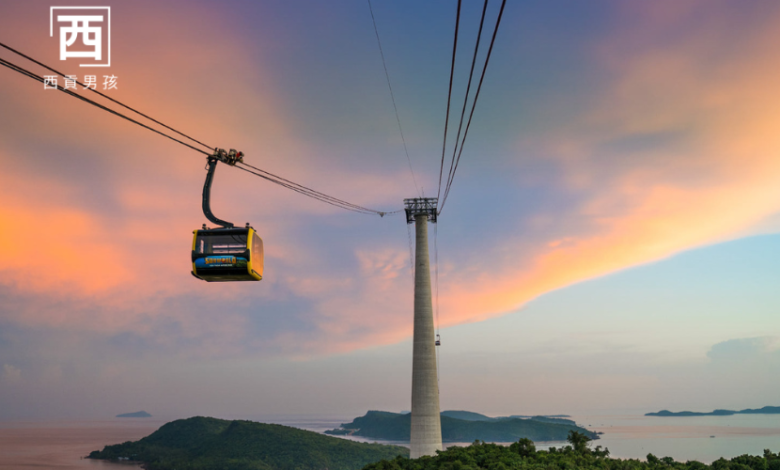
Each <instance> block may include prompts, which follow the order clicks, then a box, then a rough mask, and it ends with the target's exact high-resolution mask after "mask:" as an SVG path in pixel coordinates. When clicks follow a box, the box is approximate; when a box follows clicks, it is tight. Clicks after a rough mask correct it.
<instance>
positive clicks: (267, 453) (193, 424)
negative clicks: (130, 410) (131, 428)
mask: <svg viewBox="0 0 780 470" xmlns="http://www.w3.org/2000/svg"><path fill="white" fill-rule="evenodd" d="M408 455H409V449H407V448H405V447H400V446H390V445H382V444H365V443H360V442H353V441H348V440H345V439H339V438H335V437H329V436H324V435H322V434H319V433H316V432H312V431H304V430H302V429H297V428H291V427H288V426H281V425H278V424H264V423H256V422H253V421H241V420H236V421H227V420H223V419H216V418H205V417H201V416H198V417H194V418H188V419H180V420H176V421H172V422H170V423H167V424H164V425H163V426H161V427H160V429H158V430H157V431H155V432H154V433H152V434H150V435H149V436H146V437H144V438H143V439H141V440H139V441H135V442H131V441H128V442H125V443H123V444H116V445H110V446H106V447H104V448H103V450H100V451H97V450H96V451H94V452H92V453H90V454H89V457H88V458H90V459H103V460H111V461H136V462H142V463H143V464H144V468H146V469H148V470H173V469H177V470H201V469H202V470H205V469H220V470H221V469H229V470H323V469H329V470H359V469H360V468H362V467H364V466H365V465H367V464H369V463H371V462H377V461H379V460H382V459H392V458H394V457H396V456H403V457H408Z"/></svg>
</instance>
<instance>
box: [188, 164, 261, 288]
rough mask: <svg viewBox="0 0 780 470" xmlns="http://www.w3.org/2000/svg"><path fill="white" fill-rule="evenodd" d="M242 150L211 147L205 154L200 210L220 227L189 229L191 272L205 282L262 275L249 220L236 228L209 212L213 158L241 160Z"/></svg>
mask: <svg viewBox="0 0 780 470" xmlns="http://www.w3.org/2000/svg"><path fill="white" fill-rule="evenodd" d="M242 158H243V154H242V153H241V152H236V151H235V150H232V149H231V150H230V152H229V153H228V152H225V151H224V150H222V149H215V150H214V155H211V156H209V157H208V173H207V174H206V182H205V184H204V185H203V214H204V215H205V216H206V218H207V219H209V220H210V221H212V222H214V223H215V224H217V225H221V227H220V228H206V225H205V224H204V225H203V229H202V230H194V231H193V232H192V234H193V236H192V275H193V276H195V277H197V278H198V279H202V280H204V281H208V282H228V281H260V280H262V279H263V240H262V239H261V238H260V237H259V236H258V235H257V232H255V229H254V228H252V227H251V226H250V225H249V224H246V227H244V228H236V227H234V226H233V224H232V223H230V222H225V221H224V220H221V219H218V218H217V217H215V216H214V214H213V213H212V212H211V204H210V199H211V182H212V180H213V179H214V170H215V169H216V167H217V162H219V161H221V162H224V163H227V164H228V165H235V164H236V163H238V162H241V161H242Z"/></svg>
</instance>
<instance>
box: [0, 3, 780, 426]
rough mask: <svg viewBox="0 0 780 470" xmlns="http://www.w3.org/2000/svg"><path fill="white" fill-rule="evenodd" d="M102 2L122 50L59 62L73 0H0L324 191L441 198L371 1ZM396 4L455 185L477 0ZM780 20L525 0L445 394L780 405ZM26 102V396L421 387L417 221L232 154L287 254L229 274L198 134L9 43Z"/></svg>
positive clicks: (362, 398) (2, 320) (302, 396)
mask: <svg viewBox="0 0 780 470" xmlns="http://www.w3.org/2000/svg"><path fill="white" fill-rule="evenodd" d="M77 4H78V5H100V6H103V5H105V6H110V7H111V15H112V24H111V27H112V31H111V47H112V48H111V54H112V64H111V67H110V68H102V69H98V68H92V69H89V68H80V67H78V66H77V65H75V64H76V63H75V62H73V61H72V60H68V61H64V62H63V61H60V60H59V55H58V54H59V44H58V39H57V38H56V37H54V38H50V37H49V9H50V7H51V6H52V5H60V6H72V5H75V4H74V3H73V2H64V3H63V2H59V1H56V0H50V1H48V2H43V1H39V0H34V1H28V0H0V42H2V43H5V44H7V45H9V46H11V47H13V48H16V49H18V50H20V51H22V52H25V53H27V54H29V55H31V56H33V57H35V58H37V59H39V60H41V61H42V62H44V63H47V64H50V65H52V66H53V67H54V68H58V69H61V70H62V71H63V72H65V73H67V74H75V75H77V76H78V77H79V79H80V80H81V79H82V78H83V76H84V75H87V74H98V75H101V76H102V75H103V74H112V75H115V76H117V77H118V80H117V83H118V87H117V88H118V89H116V90H109V91H106V93H107V94H109V96H111V97H112V98H114V99H117V100H120V101H122V102H124V103H126V104H128V105H130V106H133V107H135V108H137V109H139V110H141V111H143V112H145V113H147V114H149V115H151V116H153V117H155V118H156V119H158V120H161V121H162V122H164V123H166V124H169V125H171V126H172V127H175V128H177V129H179V130H182V131H183V132H185V133H187V134H189V135H192V136H194V137H196V138H197V139H200V140H202V141H204V142H206V143H208V144H209V145H213V146H219V147H223V148H235V149H238V150H241V151H243V152H244V153H245V154H246V156H245V161H246V162H247V163H250V164H252V165H254V166H257V167H259V168H262V169H264V170H267V171H270V172H272V173H274V174H277V175H281V176H283V177H285V178H288V179H290V180H293V181H295V182H297V183H300V184H303V185H306V186H309V187H311V188H314V189H316V190H318V191H322V192H324V193H327V194H330V195H333V196H335V197H338V198H340V199H344V200H347V201H349V202H352V203H355V204H359V205H361V206H367V207H371V208H376V209H379V210H383V211H395V210H398V209H401V208H402V207H403V199H404V198H409V197H415V196H416V195H417V189H416V188H415V184H414V182H413V179H412V176H411V174H410V170H409V163H408V162H407V158H406V155H405V154H404V148H403V144H402V142H401V138H400V135H399V132H398V127H397V124H396V117H395V114H394V112H393V104H392V101H391V99H390V93H389V91H388V87H387V83H386V81H385V75H384V69H383V65H382V60H381V57H380V54H379V48H378V46H377V41H376V36H375V33H374V28H373V24H372V21H371V15H370V12H369V7H368V3H367V2H366V1H364V0H351V1H328V2H321V1H313V0H311V1H298V0H295V1H281V0H275V1H249V0H246V1H238V0H228V1H220V2H217V1H184V0H179V1H174V0H164V1H151V0H149V1H133V2H130V1H124V2H121V1H105V2H103V1H101V2H97V3H92V2H89V1H85V2H81V3H77ZM372 5H373V8H374V15H375V18H376V23H377V28H378V32H379V35H380V37H381V42H382V48H383V50H384V54H385V59H386V63H387V70H388V72H389V75H390V79H391V81H392V86H393V92H394V94H395V100H396V104H397V107H398V112H399V118H400V121H401V125H402V126H403V131H404V136H405V139H406V143H407V146H408V149H409V155H410V159H411V164H412V167H413V170H414V175H415V178H416V181H417V183H418V184H419V186H420V187H421V188H422V189H421V191H422V192H424V194H425V195H426V196H435V195H436V192H437V189H438V175H439V163H440V158H441V151H442V149H441V147H442V137H443V131H444V120H445V110H446V105H447V86H448V80H449V73H450V60H451V53H452V40H453V33H454V24H455V13H456V2H455V1H454V0H450V1H431V2H414V1H389V0H373V2H372ZM499 5H500V2H499V1H497V0H494V1H492V2H490V5H489V7H488V18H487V20H486V24H487V25H488V26H489V28H490V29H489V31H490V32H492V26H493V25H494V24H495V19H496V16H497V14H498V8H499ZM481 9H482V2H476V1H468V0H467V1H465V2H464V5H463V11H462V16H461V36H460V41H461V42H460V45H459V54H458V57H457V62H456V69H455V83H454V87H453V108H454V109H456V110H457V113H459V110H460V106H462V100H463V96H464V94H465V87H466V80H467V78H468V67H469V65H470V59H471V55H472V54H473V47H474V41H475V38H476V32H477V27H478V24H479V15H480V13H481ZM778 44H780V3H778V2H776V1H774V0H759V1H753V2H733V1H725V0H724V1H719V0H709V1H704V0H682V1H681V0H656V1H653V2H640V1H635V2H625V1H599V0H594V1H588V2H581V1H574V0H571V1H560V2H518V1H511V0H510V1H509V2H508V4H507V7H506V10H505V12H504V17H503V20H502V23H501V28H500V30H499V32H498V36H497V39H496V45H495V48H494V50H493V55H492V58H491V61H490V67H489V69H488V70H487V73H486V77H485V82H484V85H483V88H482V92H481V95H480V98H479V102H478V104H477V108H476V112H475V115H474V121H473V124H472V126H471V129H470V131H469V137H468V140H467V141H466V144H465V148H464V151H463V156H462V159H461V162H460V166H459V167H458V172H457V177H456V179H455V182H454V184H453V187H452V190H451V193H450V197H449V199H448V201H447V204H446V206H445V208H444V210H443V212H442V214H441V216H440V218H439V223H438V227H437V231H438V237H437V246H438V270H439V274H438V278H439V295H438V308H439V315H438V324H439V326H440V328H441V337H442V343H443V344H442V347H441V348H439V352H440V387H441V406H442V409H468V410H472V411H478V412H483V413H488V414H494V415H498V414H537V413H538V414H557V413H568V414H577V413H593V412H603V413H639V412H641V413H644V412H647V411H656V410H658V409H662V408H668V409H677V410H679V409H694V410H699V411H707V410H711V409H713V408H729V409H743V408H758V407H761V406H765V405H780V403H778V402H777V390H778V389H780V375H779V374H777V371H778V370H780V288H778V286H780V87H778V83H780V52H778V51H779V50H780V49H778ZM484 51H485V49H484V48H483V49H482V52H481V54H484ZM481 57H483V56H481ZM0 58H3V59H6V60H9V61H11V62H14V63H16V64H18V65H21V66H23V67H25V68H29V69H30V70H32V71H34V72H36V73H39V74H41V75H44V74H47V73H45V72H44V70H43V69H42V68H41V67H39V66H37V65H35V64H32V63H30V62H27V61H25V60H24V59H22V58H20V57H18V56H15V55H14V54H12V53H11V52H9V51H7V50H5V49H0ZM478 63H481V62H478ZM99 89H101V87H99ZM79 92H80V93H85V92H84V91H83V90H79ZM89 95H94V94H91V93H90V94H89ZM0 111H1V112H0V163H2V171H0V200H1V201H2V204H0V224H2V228H3V230H1V231H0V419H4V420H8V419H28V418H71V417H89V418H100V417H111V416H114V415H115V414H117V413H121V412H128V411H137V410H139V409H144V410H146V411H149V412H150V413H152V414H153V415H155V416H161V417H171V418H173V417H185V416H191V415H195V414H200V415H214V416H220V417H237V418H241V417H244V418H253V419H262V418H263V417H267V416H272V415H281V414H312V413H321V414H333V415H358V414H363V413H365V411H367V410H369V409H382V410H388V411H400V410H408V409H409V408H410V391H411V353H412V351H411V341H410V339H411V328H412V301H413V298H412V294H413V285H412V276H411V267H410V249H409V245H410V241H409V240H410V235H409V230H410V229H411V230H413V226H407V225H406V223H405V218H404V216H403V215H402V214H394V215H389V216H386V217H384V218H380V217H378V216H369V215H362V214H357V213H354V212H348V211H343V210H340V209H338V208H334V207H332V206H329V205H326V204H323V203H321V202H318V201H315V200H312V199H309V198H306V197H303V196H301V195H299V194H296V193H294V192H292V191H289V190H287V189H285V188H282V187H280V186H275V185H272V184H270V183H268V182H266V181H264V180H262V179H260V178H257V177H255V176H253V175H250V174H248V173H245V172H242V171H239V170H237V169H234V168H228V167H227V166H225V165H221V166H220V167H219V168H218V169H217V174H216V177H215V182H214V187H213V191H212V194H213V204H212V208H213V210H214V212H215V214H216V215H217V216H218V217H220V218H223V219H226V220H230V221H232V222H234V223H236V224H237V225H243V224H244V223H245V222H250V223H251V224H252V225H253V226H254V227H255V228H256V229H257V230H258V232H259V234H260V236H261V237H262V238H263V240H264V243H265V254H266V258H265V273H264V279H263V281H261V282H258V283H229V284H226V283H204V282H202V281H199V280H197V279H195V278H194V277H192V276H191V275H190V269H191V264H190V253H189V250H190V249H191V243H192V241H191V240H192V239H191V237H192V230H193V229H197V228H199V227H200V226H201V225H202V224H203V223H204V222H206V220H205V218H204V216H203V214H202V211H201V190H202V186H203V179H204V177H205V174H206V172H205V170H204V165H205V158H204V156H203V155H202V154H199V153H196V152H193V151H192V150H190V149H188V148H186V147H184V146H181V145H179V144H177V143H175V142H172V141H170V140H168V139H165V138H162V137H160V136H158V135H155V134H153V133H152V132H149V131H148V130H145V129H142V128H140V127H138V126H135V125H133V124H130V123H128V122H126V121H124V120H122V119H119V118H117V117H115V116H111V115H110V114H108V113H106V112H104V111H101V110H99V109H97V108H95V107H92V106H88V105H86V104H84V103H82V102H80V101H78V100H76V99H74V98H72V97H69V96H67V95H65V94H64V93H61V92H58V91H55V90H44V89H43V86H42V85H41V84H40V83H38V82H35V81H33V80H31V79H29V78H27V77H24V76H22V75H20V74H18V73H15V72H13V71H11V70H9V69H7V68H5V67H2V68H0ZM456 118H457V116H456V112H455V111H454V112H453V114H452V117H451V120H450V131H451V132H452V130H453V124H452V122H453V120H454V119H456ZM455 122H456V124H457V120H456V121H455ZM451 135H452V134H451ZM448 148H449V149H451V143H450V144H449V145H448ZM450 151H451V150H450ZM445 172H446V169H445ZM430 233H431V235H433V233H434V232H433V227H431V230H430ZM431 248H432V249H433V239H432V240H431Z"/></svg>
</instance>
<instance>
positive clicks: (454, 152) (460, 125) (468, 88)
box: [442, 0, 488, 202]
mask: <svg viewBox="0 0 780 470" xmlns="http://www.w3.org/2000/svg"><path fill="white" fill-rule="evenodd" d="M487 7H488V0H485V3H484V5H483V6H482V18H480V20H479V31H478V32H477V42H476V44H475V45H474V57H473V58H472V59H471V70H470V71H469V81H468V84H467V85H466V98H465V99H464V100H463V108H462V109H461V111H460V122H459V123H458V132H457V134H456V135H455V147H454V148H453V149H452V160H450V170H449V172H448V174H447V184H446V185H445V187H446V188H449V185H450V180H451V179H452V174H453V172H454V167H455V156H456V155H457V152H458V142H459V141H460V132H461V130H462V128H463V118H464V117H465V115H466V106H467V105H468V102H469V94H470V93H471V81H472V80H473V79H474V66H475V65H476V64H477V53H478V52H479V43H480V41H481V40H482V28H483V26H484V25H485V13H486V12H487ZM445 195H446V191H445ZM442 202H443V201H442Z"/></svg>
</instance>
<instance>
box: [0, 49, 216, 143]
mask: <svg viewBox="0 0 780 470" xmlns="http://www.w3.org/2000/svg"><path fill="white" fill-rule="evenodd" d="M0 46H1V47H4V48H5V49H8V50H9V51H11V52H13V53H14V54H16V55H19V56H21V57H24V58H25V59H27V60H29V61H30V62H33V63H35V64H38V65H40V66H41V67H43V68H45V69H46V70H49V71H51V72H54V73H56V74H57V75H60V76H61V77H63V78H67V75H65V74H64V73H62V72H60V71H57V70H55V69H53V68H51V67H49V66H48V65H46V64H44V63H41V62H38V61H37V60H35V59H33V58H32V57H30V56H28V55H26V54H24V53H22V52H19V51H17V50H16V49H14V48H12V47H10V46H8V45H6V44H3V43H2V42H0ZM74 82H76V83H77V84H78V85H80V86H82V87H84V88H85V89H87V90H90V91H92V92H93V93H97V94H98V95H100V96H102V97H103V98H105V99H107V100H109V101H111V102H113V103H116V104H118V105H119V106H122V107H123V108H126V109H128V110H130V111H132V112H134V113H136V114H138V115H139V116H143V117H145V118H146V119H148V120H150V121H152V122H154V123H155V124H159V125H161V126H163V127H165V128H166V129H168V130H171V131H173V132H175V133H177V134H179V135H180V136H182V137H186V138H188V139H190V140H191V141H193V142H195V143H198V144H200V145H202V146H204V147H206V148H207V149H209V150H213V149H214V147H212V146H211V145H206V144H204V143H203V142H201V141H199V140H197V139H194V138H192V137H190V136H188V135H187V134H184V133H182V132H179V131H177V130H176V129H174V128H172V127H170V126H168V125H166V124H163V123H162V122H160V121H158V120H156V119H154V118H152V117H149V116H147V115H146V114H144V113H142V112H140V111H138V110H136V109H133V108H131V107H130V106H127V105H126V104H124V103H121V102H119V101H117V100H115V99H114V98H111V97H110V96H108V95H106V94H105V93H101V92H100V91H98V90H96V89H94V88H90V87H88V86H86V85H84V84H83V83H81V82H79V81H78V80H74Z"/></svg>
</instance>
